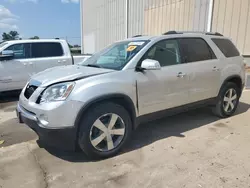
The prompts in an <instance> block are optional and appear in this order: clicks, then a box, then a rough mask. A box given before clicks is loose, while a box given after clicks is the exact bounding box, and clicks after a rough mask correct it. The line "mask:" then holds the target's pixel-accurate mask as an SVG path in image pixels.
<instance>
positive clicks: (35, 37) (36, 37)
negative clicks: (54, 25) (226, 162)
mask: <svg viewBox="0 0 250 188" xmlns="http://www.w3.org/2000/svg"><path fill="white" fill-rule="evenodd" d="M30 39H40V38H39V37H38V36H34V37H31V38H30Z"/></svg>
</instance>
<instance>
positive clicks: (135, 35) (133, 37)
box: [132, 35, 143, 38]
mask: <svg viewBox="0 0 250 188" xmlns="http://www.w3.org/2000/svg"><path fill="white" fill-rule="evenodd" d="M142 36H143V35H135V36H132V38H135V37H142Z"/></svg>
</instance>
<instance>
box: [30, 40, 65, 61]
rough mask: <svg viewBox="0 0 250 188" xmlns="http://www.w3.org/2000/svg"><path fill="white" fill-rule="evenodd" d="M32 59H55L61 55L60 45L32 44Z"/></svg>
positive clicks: (48, 43) (49, 43) (51, 43)
mask: <svg viewBox="0 0 250 188" xmlns="http://www.w3.org/2000/svg"><path fill="white" fill-rule="evenodd" d="M31 45H32V57H36V58H38V57H57V56H62V55H63V49H62V46H61V44H60V43H56V42H54V43H53V42H44V43H32V44H31Z"/></svg>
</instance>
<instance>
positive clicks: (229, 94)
mask: <svg viewBox="0 0 250 188" xmlns="http://www.w3.org/2000/svg"><path fill="white" fill-rule="evenodd" d="M239 98H240V89H239V88H238V86H237V85H236V84H235V83H232V82H228V83H226V84H224V86H222V88H221V90H220V93H219V95H218V98H217V103H216V106H215V108H214V113H215V115H217V116H219V117H222V118H226V117H230V116H232V115H233V114H234V112H235V111H236V109H237V106H238V104H239Z"/></svg>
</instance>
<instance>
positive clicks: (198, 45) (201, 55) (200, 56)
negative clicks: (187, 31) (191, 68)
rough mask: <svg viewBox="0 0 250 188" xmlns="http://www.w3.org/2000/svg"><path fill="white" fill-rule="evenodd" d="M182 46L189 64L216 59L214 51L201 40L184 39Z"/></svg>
mask: <svg viewBox="0 0 250 188" xmlns="http://www.w3.org/2000/svg"><path fill="white" fill-rule="evenodd" d="M180 45H181V48H182V51H183V58H184V61H185V62H187V63H188V62H196V61H204V60H209V59H215V55H214V53H213V51H212V50H211V48H210V47H209V46H208V44H207V43H206V41H204V40H203V39H201V38H183V39H180Z"/></svg>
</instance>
